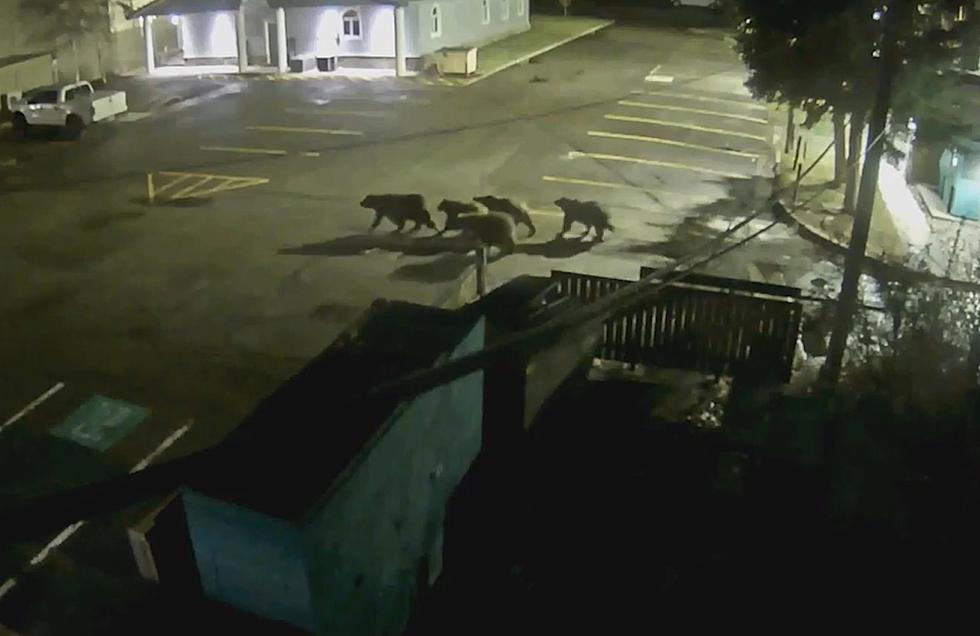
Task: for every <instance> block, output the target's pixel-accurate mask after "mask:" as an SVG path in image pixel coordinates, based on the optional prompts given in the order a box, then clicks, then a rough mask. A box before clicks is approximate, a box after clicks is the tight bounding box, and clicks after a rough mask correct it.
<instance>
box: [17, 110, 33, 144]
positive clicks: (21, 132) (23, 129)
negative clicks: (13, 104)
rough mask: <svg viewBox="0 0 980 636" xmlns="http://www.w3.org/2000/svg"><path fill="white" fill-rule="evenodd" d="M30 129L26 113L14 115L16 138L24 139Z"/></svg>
mask: <svg viewBox="0 0 980 636" xmlns="http://www.w3.org/2000/svg"><path fill="white" fill-rule="evenodd" d="M30 129H31V125H30V124H28V123H27V117H24V113H17V114H16V115H14V137H16V138H17V139H24V138H25V137H27V133H28V132H29V131H30Z"/></svg>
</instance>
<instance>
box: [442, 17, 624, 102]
mask: <svg viewBox="0 0 980 636" xmlns="http://www.w3.org/2000/svg"><path fill="white" fill-rule="evenodd" d="M615 23H616V21H615V20H606V21H605V22H604V23H602V24H598V25H596V26H594V27H591V28H589V29H586V30H585V31H582V32H580V33H576V34H575V35H572V36H569V37H567V38H563V39H561V40H558V41H557V42H552V43H551V44H549V45H547V46H544V47H541V48H540V49H537V50H536V51H533V52H531V53H527V54H525V55H522V56H520V57H517V58H514V59H513V60H511V61H509V62H505V63H504V64H502V65H501V66H498V67H497V68H494V69H491V70H490V71H488V72H486V73H483V74H481V75H477V76H476V77H471V78H468V79H460V80H454V81H453V83H452V84H451V86H457V87H459V88H463V87H466V86H472V85H473V84H476V83H477V82H482V81H483V80H485V79H487V78H488V77H493V76H494V75H496V74H497V73H499V72H501V71H506V70H507V69H509V68H511V67H513V66H517V65H518V64H523V63H524V62H527V61H528V60H530V59H531V58H533V57H537V56H539V55H543V54H545V53H547V52H548V51H553V50H554V49H557V48H558V47H559V46H565V45H566V44H568V43H569V42H574V41H575V40H577V39H579V38H584V37H585V36H587V35H593V34H595V33H598V32H599V31H601V30H603V29H605V28H607V27H611V26H612V25H613V24H615Z"/></svg>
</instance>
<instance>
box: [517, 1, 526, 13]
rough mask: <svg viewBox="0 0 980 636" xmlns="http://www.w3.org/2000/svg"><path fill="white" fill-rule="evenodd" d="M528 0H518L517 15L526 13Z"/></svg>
mask: <svg viewBox="0 0 980 636" xmlns="http://www.w3.org/2000/svg"><path fill="white" fill-rule="evenodd" d="M525 2H527V0H517V15H524V3H525Z"/></svg>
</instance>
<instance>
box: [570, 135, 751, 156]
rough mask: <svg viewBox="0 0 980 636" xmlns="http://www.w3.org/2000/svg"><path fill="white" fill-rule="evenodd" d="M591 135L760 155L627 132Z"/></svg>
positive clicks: (693, 148) (727, 153) (736, 153)
mask: <svg viewBox="0 0 980 636" xmlns="http://www.w3.org/2000/svg"><path fill="white" fill-rule="evenodd" d="M588 134H589V136H590V137H605V138H607V139H626V140H629V141H644V142H647V143H651V144H662V145H665V146H677V147H678V148H690V149H692V150H704V151H706V152H718V153H721V154H723V155H733V156H735V157H745V158H746V159H752V160H753V161H755V160H757V159H758V158H759V155H758V154H756V153H752V152H742V151H740V150H728V149H727V148H713V147H711V146H701V145H698V144H689V143H685V142H683V141H674V140H673V139H661V138H660V137H648V136H646V135H628V134H625V133H614V132H606V131H604V130H590V131H589V132H588Z"/></svg>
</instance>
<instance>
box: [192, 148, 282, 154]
mask: <svg viewBox="0 0 980 636" xmlns="http://www.w3.org/2000/svg"><path fill="white" fill-rule="evenodd" d="M201 150H207V151H209V152H237V153H241V154H243V155H286V154H289V153H288V152H286V151H285V150H274V149H272V148H243V147H241V146H201Z"/></svg>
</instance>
